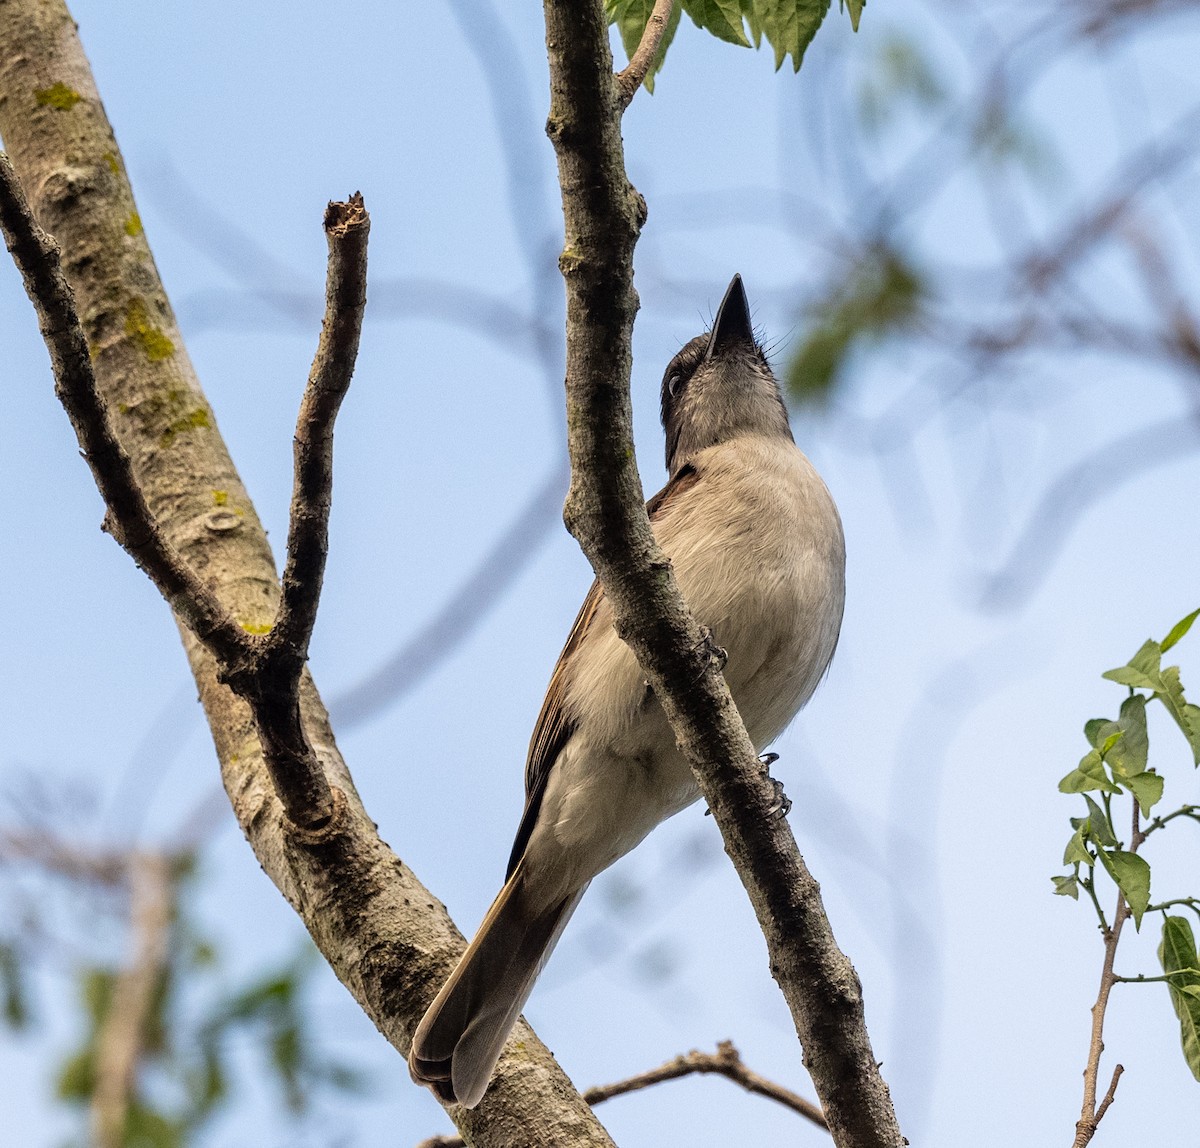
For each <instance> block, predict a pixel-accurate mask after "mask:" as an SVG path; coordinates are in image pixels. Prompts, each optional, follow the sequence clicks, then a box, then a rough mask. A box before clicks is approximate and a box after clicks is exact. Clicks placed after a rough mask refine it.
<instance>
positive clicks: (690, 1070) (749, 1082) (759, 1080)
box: [417, 1040, 829, 1148]
mask: <svg viewBox="0 0 1200 1148" xmlns="http://www.w3.org/2000/svg"><path fill="white" fill-rule="evenodd" d="M696 1073H713V1074H715V1075H717V1076H724V1077H725V1078H726V1079H727V1080H732V1081H733V1082H734V1083H735V1084H740V1085H741V1086H742V1087H743V1088H744V1089H746V1091H747V1092H753V1093H754V1094H755V1095H756V1096H765V1097H767V1099H769V1100H775V1101H778V1102H779V1103H780V1104H782V1105H783V1106H784V1107H785V1108H790V1109H791V1110H792V1111H793V1112H795V1113H797V1114H799V1115H800V1116H803V1117H804V1118H805V1119H806V1120H811V1121H812V1122H813V1123H814V1124H815V1125H817V1127H818V1128H824V1129H825V1130H826V1131H828V1130H829V1125H828V1124H826V1123H825V1116H824V1115H823V1113H822V1112H821V1109H820V1108H819V1107H818V1106H817V1105H815V1104H814V1103H813V1102H812V1101H811V1100H805V1098H804V1097H803V1096H801V1095H800V1094H799V1093H797V1092H793V1091H792V1090H791V1089H790V1088H784V1087H783V1085H782V1084H776V1083H775V1082H774V1081H773V1080H768V1079H767V1078H766V1077H765V1076H759V1074H758V1073H757V1072H754V1071H752V1070H751V1069H749V1068H747V1067H746V1066H745V1064H744V1063H743V1062H742V1058H741V1055H740V1054H739V1052H738V1050H737V1049H736V1048H735V1047H734V1044H733V1041H730V1040H722V1041H720V1042H719V1043H718V1044H717V1051H716V1052H715V1053H714V1052H699V1051H697V1050H696V1049H693V1050H692V1051H691V1052H688V1053H684V1054H682V1055H680V1056H676V1057H674V1058H672V1059H671V1060H668V1061H667V1062H666V1063H665V1064H661V1065H659V1067H658V1068H652V1069H650V1070H649V1071H648V1072H640V1073H638V1074H637V1075H636V1076H631V1077H628V1078H627V1079H625V1080H618V1081H616V1082H615V1083H613V1084H601V1085H598V1086H596V1087H595V1088H589V1089H587V1091H586V1092H584V1094H583V1098H584V1100H586V1101H587V1102H588V1103H589V1104H591V1105H593V1106H595V1105H597V1104H603V1103H604V1102H605V1101H606V1100H611V1099H612V1098H613V1097H614V1096H624V1095H625V1094H626V1093H629V1092H637V1091H639V1090H640V1089H643V1088H650V1087H651V1086H652V1085H655V1084H662V1083H663V1082H664V1081H667V1080H679V1079H680V1078H681V1077H684V1076H693V1075H695V1074H696ZM417 1148H463V1141H462V1139H461V1138H460V1137H458V1136H432V1137H430V1138H429V1139H428V1140H422V1141H421V1143H420V1144H418V1145H417Z"/></svg>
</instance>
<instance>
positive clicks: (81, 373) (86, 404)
mask: <svg viewBox="0 0 1200 1148" xmlns="http://www.w3.org/2000/svg"><path fill="white" fill-rule="evenodd" d="M0 228H2V229H3V231H4V242H5V244H6V246H7V247H8V250H9V253H10V254H11V255H12V257H13V262H14V263H16V265H17V269H18V270H19V271H20V272H21V278H22V279H23V280H24V283H25V291H26V294H28V296H29V298H30V301H31V302H32V303H33V306H34V310H35V311H36V312H37V315H38V322H39V325H40V327H41V331H42V338H43V339H44V340H45V342H46V348H47V349H48V350H49V352H50V361H51V364H52V366H53V370H54V380H55V393H56V394H57V395H58V399H59V401H60V402H61V403H62V405H63V407H64V409H65V410H66V412H67V416H68V417H69V418H70V420H71V425H72V426H73V427H74V428H75V436H76V437H77V438H78V439H79V446H80V449H81V450H82V452H83V457H84V458H85V459H86V460H87V463H88V466H90V467H91V469H92V476H93V477H94V478H95V480H96V486H97V488H98V489H99V491H100V494H101V496H102V497H103V499H104V503H105V505H106V506H107V507H108V513H107V514H106V515H105V519H104V528H105V530H107V531H108V532H109V533H110V534H111V535H112V536H113V537H114V538H115V539H116V540H117V541H118V542H119V543H120V544H121V545H122V546H123V547H124V548H125V549H126V550H127V551H128V552H129V554H130V556H131V557H132V558H133V560H134V561H135V562H136V563H137V564H138V565H139V566H140V567H141V568H142V569H143V570H144V571H145V572H146V574H147V576H148V577H149V578H150V580H151V581H152V582H153V583H154V584H155V586H157V587H158V590H159V593H161V594H162V596H163V597H164V598H165V599H166V600H167V601H168V602H169V603H170V604H171V606H172V608H173V609H175V610H176V611H177V613H178V614H179V615H180V617H181V618H182V619H183V621H184V622H185V624H186V625H187V626H188V628H189V629H191V630H192V631H193V632H194V633H195V634H196V635H197V636H198V637H200V638H201V640H203V641H204V642H205V643H206V644H208V645H209V646H210V647H211V648H212V649H214V650H215V651H219V652H220V655H221V656H224V657H227V658H236V657H238V656H239V655H241V654H242V653H243V652H244V651H245V650H246V649H247V648H248V646H249V642H248V639H247V636H246V634H245V633H244V632H243V631H242V630H241V629H239V627H238V626H237V624H236V623H235V622H234V620H233V618H232V617H231V616H230V614H229V611H228V610H226V609H225V607H224V606H223V605H222V604H221V603H220V601H218V599H217V597H216V595H215V594H214V593H213V592H212V591H211V590H210V589H209V588H208V587H207V586H206V585H204V583H203V582H201V581H200V579H199V578H197V577H196V575H195V574H194V572H193V571H192V570H191V568H190V567H189V566H188V564H187V562H185V561H184V559H183V556H182V555H181V554H180V553H179V551H178V550H176V549H175V548H174V547H173V546H172V545H171V544H170V543H169V542H167V541H166V539H164V538H163V536H162V534H161V532H160V531H159V529H158V526H157V524H156V522H155V520H154V515H153V514H152V513H151V512H150V508H149V507H148V506H147V505H146V500H145V498H144V497H143V494H142V489H141V487H140V486H139V485H138V483H137V481H136V479H135V478H134V476H133V469H132V466H131V465H130V461H129V456H128V455H127V454H126V453H125V451H124V449H123V448H122V447H121V444H120V443H119V442H118V441H117V439H116V437H115V435H114V434H113V432H112V429H111V426H110V422H109V417H108V407H107V405H106V404H105V402H104V400H103V399H102V398H101V397H100V394H99V392H98V391H97V389H96V379H95V375H94V373H93V371H92V364H91V359H90V356H89V354H88V346H87V340H86V339H85V338H84V335H83V329H82V327H81V326H80V323H79V316H78V315H77V314H76V311H75V297H74V295H73V294H72V292H71V288H70V286H69V285H68V283H67V281H66V279H65V278H64V277H63V274H62V266H61V260H60V252H59V248H58V244H57V243H55V241H54V240H53V239H52V238H51V237H50V236H48V235H47V234H46V233H45V232H44V231H43V230H42V229H41V228H40V227H39V226H38V225H37V222H36V221H35V219H34V217H33V212H32V211H31V210H30V207H29V203H28V201H27V200H26V198H25V194H24V192H23V190H22V188H21V184H20V181H19V180H18V179H17V174H16V172H15V171H14V170H13V166H12V163H11V161H10V160H9V157H8V156H7V155H6V154H5V153H3V152H0Z"/></svg>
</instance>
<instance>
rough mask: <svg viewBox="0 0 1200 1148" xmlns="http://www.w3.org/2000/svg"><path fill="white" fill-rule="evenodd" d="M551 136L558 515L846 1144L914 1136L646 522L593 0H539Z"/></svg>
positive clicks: (605, 72) (611, 137)
mask: <svg viewBox="0 0 1200 1148" xmlns="http://www.w3.org/2000/svg"><path fill="white" fill-rule="evenodd" d="M544 10H545V16H546V45H547V49H548V51H549V57H550V93H551V106H550V117H549V122H548V124H547V133H548V135H549V136H550V139H551V140H552V141H553V143H554V147H555V152H556V154H557V157H558V170H559V183H560V186H561V187H562V194H563V216H564V223H565V241H564V247H563V253H562V256H561V258H560V261H559V262H560V267H561V269H562V273H563V278H564V280H565V283H566V294H567V380H566V389H567V426H568V446H569V449H570V454H571V467H572V479H571V489H570V493H569V494H568V497H567V505H566V509H565V512H564V514H565V518H566V521H567V525H568V528H569V529H570V530H571V532H572V533H573V534H574V535H575V537H576V538H577V539H578V540H579V544H580V546H581V547H582V549H583V550H584V552H585V554H586V555H587V557H588V559H589V561H590V562H591V563H592V566H593V568H594V569H595V571H596V574H597V576H598V577H599V578H600V580H601V582H602V583H603V585H604V589H605V593H606V595H607V597H608V599H609V601H610V602H611V603H612V606H613V611H614V614H615V617H616V626H617V632H618V633H619V634H620V635H621V637H622V638H624V639H625V640H626V641H627V642H628V643H629V645H630V646H631V648H632V649H633V651H634V653H635V654H636V656H637V658H638V661H639V663H640V664H641V666H642V668H643V670H645V672H646V675H647V679H648V680H649V682H650V685H651V687H652V688H653V690H654V693H655V696H656V697H657V698H658V699H659V700H660V701H661V703H662V705H663V708H664V710H665V711H666V714H667V717H668V718H669V719H670V721H671V725H672V727H673V729H674V730H675V734H676V737H677V738H678V741H679V744H680V746H681V748H682V749H683V751H684V753H685V754H686V756H687V758H688V761H689V762H690V763H691V766H692V769H693V771H694V772H695V774H696V778H697V781H698V783H699V785H700V789H701V791H702V793H703V795H704V797H705V800H706V801H707V802H708V806H709V808H710V809H711V810H712V812H713V814H714V817H715V819H716V821H717V824H718V826H719V827H720V830H721V835H722V838H723V839H724V842H725V849H726V852H727V853H728V854H729V856H730V858H731V859H732V860H733V863H734V866H735V867H736V869H737V871H738V876H739V877H740V878H741V880H742V883H743V884H744V885H745V887H746V890H747V893H748V894H749V896H750V899H751V902H752V904H753V906H754V909H755V913H756V914H757V917H758V921H759V925H760V927H761V928H762V930H763V934H764V936H765V937H766V941H767V947H768V951H769V955H770V962H771V971H772V973H773V974H774V976H775V978H776V980H777V981H778V982H779V985H780V988H781V989H782V991H783V994H784V997H785V999H786V1000H787V1003H788V1006H789V1008H790V1010H791V1013H792V1018H793V1021H794V1023H795V1025H796V1032H797V1034H798V1036H799V1037H800V1040H801V1043H802V1045H803V1047H804V1054H805V1065H806V1066H807V1067H808V1069H809V1072H810V1073H811V1074H812V1078H813V1083H814V1085H815V1086H816V1089H817V1093H818V1095H819V1097H820V1099H821V1104H822V1107H823V1109H824V1112H825V1116H826V1119H827V1120H828V1122H829V1127H830V1131H831V1133H832V1134H833V1138H834V1142H835V1143H836V1144H837V1145H839V1148H846V1146H849V1145H854V1146H861V1148H867V1146H871V1148H885V1146H886V1148H898V1146H899V1145H901V1144H904V1143H905V1141H904V1138H903V1136H902V1135H901V1134H900V1129H899V1126H898V1124H897V1123H896V1118H895V1114H894V1112H893V1111H892V1106H891V1099H890V1097H889V1095H888V1090H887V1086H886V1085H885V1084H884V1082H883V1079H882V1077H881V1076H880V1074H879V1069H878V1066H877V1064H876V1060H875V1056H874V1053H873V1052H872V1050H871V1044H870V1040H869V1038H868V1036H867V1031H866V1024H865V1019H864V1011H863V1001H862V992H861V988H860V985H859V981H858V977H857V975H856V974H855V972H854V969H853V967H852V966H851V964H850V962H849V961H848V960H847V959H846V957H845V956H844V955H843V954H842V952H841V951H840V950H839V949H838V947H837V944H836V942H835V941H834V938H833V933H832V930H831V929H830V926H829V921H828V919H827V917H826V916H825V911H824V908H823V906H822V904H821V899H820V890H819V888H818V886H817V883H816V881H815V880H814V879H813V877H812V875H811V874H810V873H809V872H808V869H807V868H806V867H805V865H804V861H803V859H802V858H801V856H800V853H799V850H798V849H797V848H796V843H795V839H794V838H793V836H792V833H791V829H790V827H789V826H788V824H787V822H786V821H785V820H783V819H782V818H780V817H778V816H775V815H774V813H775V812H776V811H777V806H776V805H775V801H776V794H775V789H774V786H773V784H772V783H771V782H770V780H769V779H768V778H767V777H766V775H765V773H764V771H763V769H762V767H761V764H760V763H759V761H758V758H757V756H756V754H755V751H754V747H753V745H752V744H751V742H750V739H749V737H748V736H747V734H746V730H745V726H744V725H743V724H742V721H741V718H740V717H739V715H738V713H737V710H736V708H735V707H734V704H733V700H732V698H731V697H730V694H729V690H728V688H727V687H726V685H725V681H724V679H723V677H722V676H721V673H720V670H719V668H718V662H717V660H716V659H715V658H714V656H713V649H712V646H711V643H710V642H709V641H708V640H707V637H706V635H705V634H704V633H702V632H701V630H700V629H699V627H698V626H697V624H696V621H695V619H694V618H693V617H692V616H691V613H690V612H689V610H688V609H687V606H686V605H685V604H684V602H683V599H682V597H681V596H680V594H679V590H678V587H677V586H676V584H675V581H674V578H673V576H672V574H671V568H670V564H669V563H668V562H667V560H666V558H665V556H664V555H663V554H662V552H661V550H659V548H658V546H657V544H656V543H655V541H654V537H653V535H652V534H651V531H650V526H649V521H648V519H647V517H646V512H645V507H644V502H643V493H642V486H641V480H640V478H639V476H638V472H637V466H636V463H635V461H634V452H633V437H632V416H631V410H630V400H629V377H630V364H631V351H630V345H631V343H630V341H631V335H632V329H633V319H634V314H635V312H636V310H637V296H636V294H635V293H634V290H633V249H634V245H635V243H636V242H637V238H638V233H639V230H640V228H641V225H642V223H643V222H644V219H645V204H644V202H643V201H642V200H641V197H640V196H639V195H638V194H637V192H636V191H635V190H634V189H633V188H632V187H631V186H630V184H629V181H628V179H627V177H626V174H625V167H624V156H623V150H622V145H621V132H620V119H621V97H620V87H619V84H618V83H617V81H616V79H615V78H614V77H613V75H612V57H611V53H610V51H609V42H608V27H607V22H606V19H605V13H604V5H603V3H602V2H601V0H545V4H544Z"/></svg>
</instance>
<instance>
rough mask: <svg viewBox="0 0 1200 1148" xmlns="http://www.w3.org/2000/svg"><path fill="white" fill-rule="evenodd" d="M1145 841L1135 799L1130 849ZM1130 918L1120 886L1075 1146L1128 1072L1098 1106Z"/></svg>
mask: <svg viewBox="0 0 1200 1148" xmlns="http://www.w3.org/2000/svg"><path fill="white" fill-rule="evenodd" d="M1145 840H1146V835H1145V834H1144V833H1143V832H1142V831H1141V823H1140V819H1139V817H1138V806H1137V802H1136V801H1135V802H1133V825H1132V830H1131V832H1130V837H1129V851H1130V852H1131V853H1136V852H1137V851H1138V849H1139V848H1140V847H1141V845H1142V842H1143V841H1145ZM1128 917H1129V906H1128V904H1126V901H1125V895H1124V893H1122V892H1121V890H1120V889H1117V908H1116V912H1115V913H1114V914H1113V924H1112V928H1111V929H1108V930H1106V931H1105V933H1104V965H1103V967H1102V968H1101V971H1100V990H1099V992H1098V993H1097V994H1096V1003H1095V1004H1094V1005H1092V1036H1091V1040H1090V1042H1089V1044H1088V1059H1087V1067H1086V1068H1085V1069H1084V1070H1083V1108H1082V1110H1081V1112H1080V1116H1079V1120H1078V1121H1077V1122H1076V1124H1075V1141H1074V1143H1073V1144H1072V1146H1071V1148H1085V1146H1086V1145H1087V1144H1090V1143H1091V1140H1092V1137H1093V1136H1095V1135H1096V1129H1097V1127H1099V1124H1100V1121H1101V1120H1102V1119H1103V1118H1104V1114H1105V1113H1106V1112H1107V1111H1108V1107H1109V1105H1110V1104H1112V1101H1113V1096H1114V1095H1116V1091H1117V1081H1118V1080H1119V1079H1120V1077H1121V1073H1122V1072H1124V1071H1125V1070H1124V1068H1122V1066H1121V1065H1119V1064H1118V1065H1117V1067H1116V1071H1115V1072H1114V1073H1113V1079H1112V1083H1111V1084H1110V1085H1109V1086H1108V1092H1107V1093H1106V1094H1105V1096H1104V1099H1103V1101H1102V1102H1101V1104H1100V1106H1099V1107H1097V1106H1096V1092H1097V1080H1098V1078H1099V1074H1100V1054H1101V1053H1102V1052H1103V1051H1104V1014H1105V1012H1106V1011H1107V1009H1108V998H1109V994H1110V993H1111V992H1112V987H1113V985H1114V984H1116V982H1117V980H1118V979H1119V978H1118V977H1117V976H1116V975H1115V974H1114V973H1113V962H1114V961H1115V960H1116V956H1117V945H1118V943H1119V942H1120V940H1121V926H1122V925H1124V924H1125V921H1126V919H1127V918H1128Z"/></svg>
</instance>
